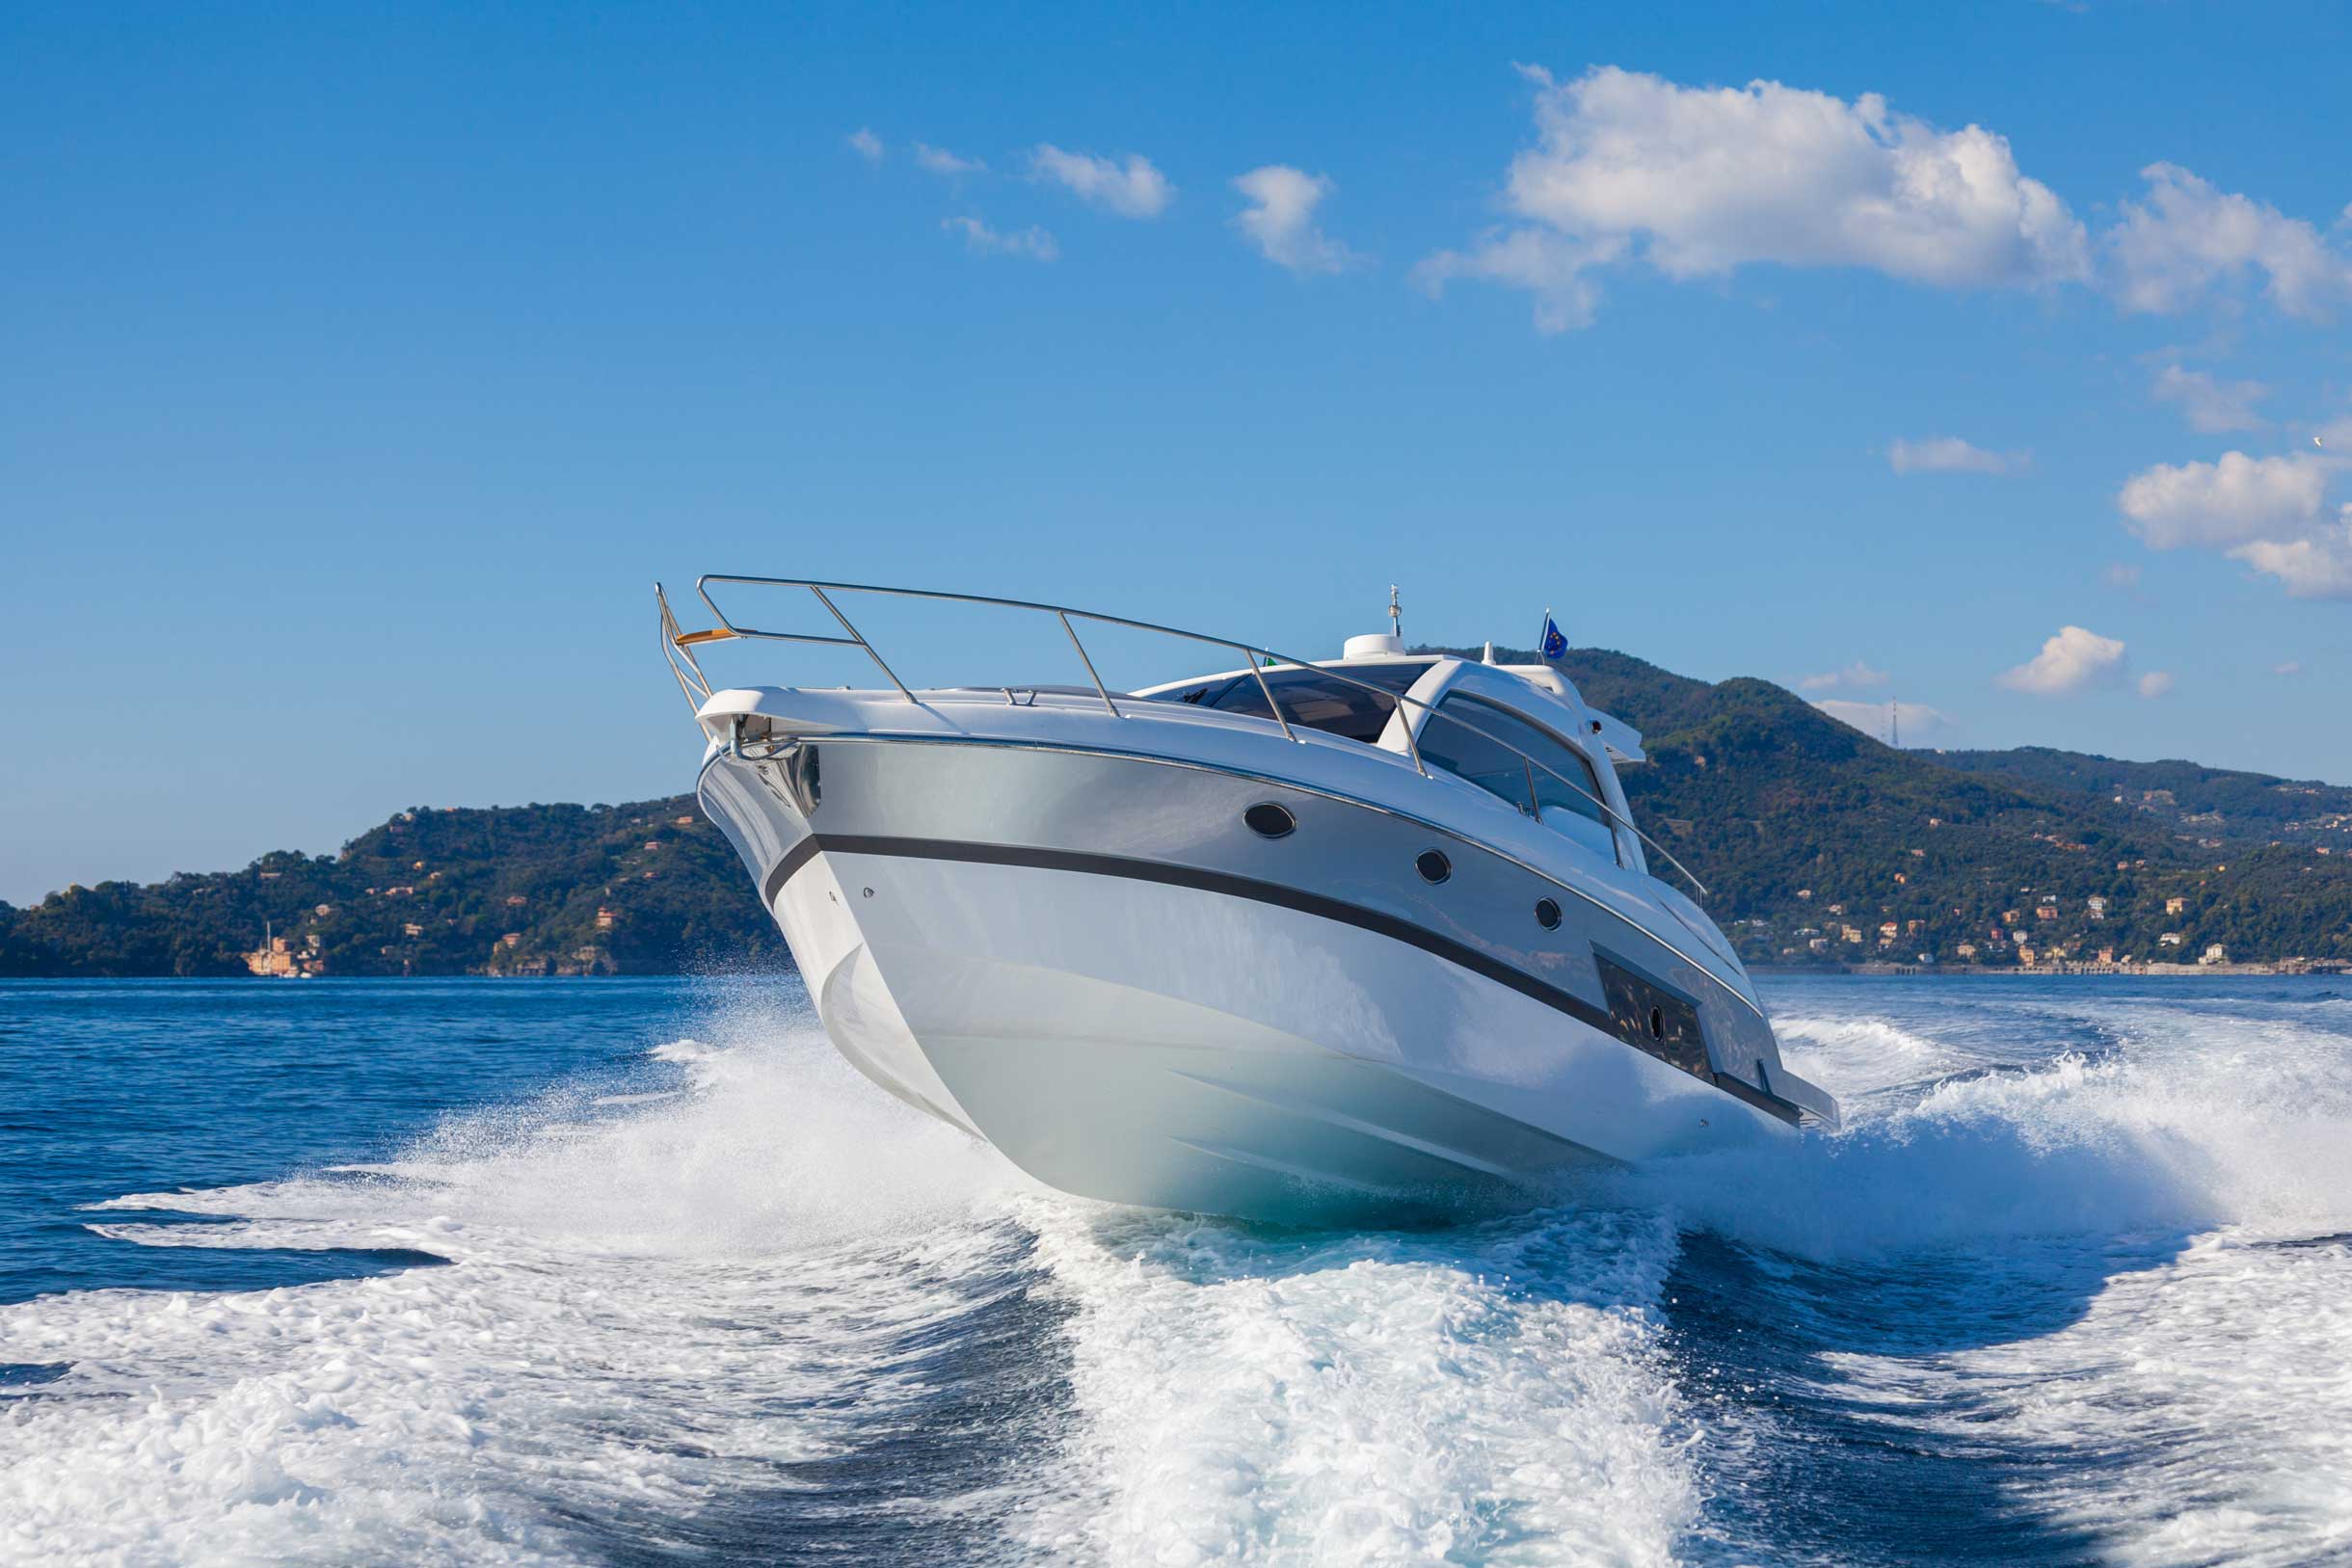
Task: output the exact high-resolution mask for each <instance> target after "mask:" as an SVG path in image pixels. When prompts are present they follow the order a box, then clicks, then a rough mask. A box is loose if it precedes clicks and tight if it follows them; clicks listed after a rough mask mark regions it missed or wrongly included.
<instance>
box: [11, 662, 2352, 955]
mask: <svg viewBox="0 0 2352 1568" xmlns="http://www.w3.org/2000/svg"><path fill="white" fill-rule="evenodd" d="M1456 651H1459V650H1456ZM1470 656H1476V655H1475V653H1473V654H1471V655H1470ZM1498 657H1501V658H1503V659H1504V660H1505V661H1507V662H1513V663H1526V662H1533V659H1534V655H1533V654H1531V653H1528V652H1525V651H1511V650H1501V651H1498ZM1564 669H1565V670H1566V672H1567V674H1568V675H1569V676H1570V677H1571V678H1573V679H1574V680H1575V681H1576V683H1577V685H1578V686H1579V688H1580V689H1581V690H1582V691H1583V692H1584V694H1585V696H1586V697H1587V698H1588V699H1589V700H1590V701H1591V702H1592V703H1593V704H1594V705H1596V706H1598V707H1600V708H1602V709H1604V710H1606V711H1608V712H1611V713H1615V714H1617V716H1618V717H1620V718H1622V719H1624V720H1625V721H1626V722H1627V723H1629V724H1632V725H1633V726H1634V727H1635V728H1637V729H1639V730H1641V731H1643V733H1644V741H1645V744H1646V747H1647V750H1648V753H1649V757H1650V760H1649V762H1648V763H1647V764H1645V765H1643V766H1640V767H1631V768H1628V769H1626V770H1625V775H1624V777H1625V784H1626V791H1627V794H1628V795H1629V796H1630V797H1631V799H1632V802H1633V807H1634V811H1635V814H1636V816H1637V817H1638V819H1639V820H1640V821H1641V822H1642V824H1643V825H1644V828H1645V829H1646V830H1647V831H1648V832H1649V833H1650V835H1651V836H1652V837H1655V838H1657V839H1658V840H1659V841H1660V842H1662V843H1664V844H1666V845H1667V846H1669V847H1670V849H1671V850H1672V851H1673V852H1674V854H1675V855H1676V856H1677V857H1679V858H1680V859H1681V860H1683V861H1684V862H1685V863H1686V864H1689V865H1690V867H1691V868H1692V870H1693V871H1695V872H1696V873H1697V875H1698V876H1699V877H1700V878H1701V879H1702V880H1704V881H1705V882H1706V884H1707V885H1708V888H1709V889H1710V893H1709V895H1708V896H1707V897H1706V898H1704V899H1702V900H1701V902H1703V903H1704V904H1706V905H1707V907H1708V908H1709V910H1710V911H1711V912H1712V913H1713V914H1714V915H1715V917H1716V918H1717V919H1718V920H1720V921H1721V922H1722V923H1723V925H1724V929H1725V930H1726V931H1727V932H1729V933H1730V935H1731V937H1732V939H1733V941H1734V942H1735V943H1737V945H1738V946H1739V948H1740V950H1741V952H1742V953H1743V954H1744V955H1745V956H1746V957H1747V958H1748V959H1749V960H1750V961H1751V962H1752V963H1770V964H1840V963H1855V962H1862V961H1880V962H1884V961H1894V962H1901V963H1912V962H1916V961H1917V959H1918V957H1919V955H1921V954H1927V955H1929V956H1930V957H1931V958H1933V959H1934V960H1936V961H1937V962H1938V963H1943V964H1956V965H1970V964H1973V965H1990V966H2002V967H2013V966H2015V965H2016V964H2017V963H2018V960H2019V951H2020V948H2021V947H2030V948H2031V949H2032V950H2033V952H2034V953H2035V955H2036V957H2037V959H2039V960H2044V961H2046V960H2047V959H2048V958H2049V957H2050V956H2051V955H2052V954H2053V953H2055V954H2058V955H2060V956H2062V957H2063V958H2064V959H2065V960H2067V961H2070V962H2096V961H2097V960H2098V954H2099V952H2100V951H2101V950H2102V949H2103V950H2105V951H2108V952H2110V953H2111V954H2113V956H2114V957H2115V958H2116V959H2118V960H2123V959H2126V958H2129V959H2138V960H2143V961H2145V960H2151V959H2154V960H2187V959H2192V958H2194V957H2196V956H2198V955H2199V954H2202V953H2204V952H2205V950H2206V948H2207V947H2208V946H2210V945H2212V944H2216V943H2218V944H2220V945H2221V946H2222V947H2223V949H2224V951H2225V952H2226V954H2227V955H2228V956H2229V957H2230V958H2231V959H2232V960H2237V961H2251V960H2279V959H2286V958H2306V959H2312V960H2352V854H2346V853H2344V852H2343V849H2342V848H2339V846H2343V845H2345V844H2346V842H2347V839H2352V835H2348V834H2346V833H2345V832H2344V830H2343V828H2342V827H2341V826H2338V827H2334V828H2330V827H2327V826H2326V825H2324V822H2323V821H2322V819H2323V818H2324V817H2325V816H2326V815H2327V814H2328V813H2329V812H2331V811H2343V810H2345V809H2347V808H2346V804H2345V803H2346V802H2348V801H2352V790H2343V789H2339V788H2337V787H2336V786H2333V785H2326V784H2295V783H2292V782H2289V781H2282V780H2275V779H2266V778H2263V777H2261V776H2258V775H2253V774H2242V773H2228V772H2224V771H2221V770H2217V769H2207V768H2199V767H2197V766H2195V765H2194V764H2191V763H2185V762H2146V763H2142V762H2116V761H2112V760H2110V759H2107V758H2103V757H2083V756H2079V755H2077V754H2073V753H2065V752H2048V751H2039V750H2032V751H2019V752H1970V753H1954V754H1938V753H1933V752H1916V751H1897V750H1894V749H1892V748H1890V747H1888V746H1885V745H1884V744H1882V743H1881V742H1879V741H1877V740H1875V739H1873V738H1871V737H1870V736H1868V735H1865V734H1863V733H1862V732H1861V731H1858V730H1855V729H1853V728H1851V727H1849V726H1847V725H1844V724H1841V723H1839V722H1838V721H1837V720H1835V719H1832V718H1831V717H1830V716H1829V715H1827V714H1825V713H1823V712H1822V711H1821V710H1820V709H1818V708H1816V707H1814V706H1813V705H1812V704H1808V703H1806V702H1804V701H1803V700H1802V699H1800V698H1798V697H1796V696H1794V695H1793V694H1791V693H1789V692H1787V691H1784V690H1782V689H1781V688H1779V687H1777V686H1775V685H1772V684H1771V683H1769V682H1767V681H1762V680H1753V679H1733V680H1725V681H1722V682H1720V683H1717V684H1712V685H1711V684H1709V683H1707V682H1705V681H1701V680H1693V679H1689V678H1685V677H1682V676H1678V675H1674V674H1672V673H1670V672H1669V671H1666V670H1661V669H1659V668H1658V667H1657V666H1655V665H1652V664H1646V663H1644V662H1643V661H1642V660H1640V659H1637V658H1632V657H1629V656H1627V655H1625V654H1622V653H1614V652H1608V651H1598V650H1578V651H1573V652H1571V653H1570V654H1569V655H1568V656H1567V658H1566V660H1565V661H1564ZM2167 794H2168V798H2167ZM2118 795H2121V796H2123V797H2124V798H2123V800H2122V801H2120V802H2119V801H2118V800H2117V799H2116V798H2115V797H2117V796H2118ZM2209 812H2219V813H2220V818H2221V819H2220V820H2219V821H2212V820H2209V819H2207V815H2206V813H2209ZM2274 840H2276V841H2274ZM2323 850H2325V851H2327V852H2326V853H2322V851H2323ZM2093 899H2098V900H2101V901H2103V907H2095V906H2094V905H2093V903H2092V902H2091V901H2092V900H2093ZM2175 900H2178V907H2177V908H2173V907H2171V905H2172V902H2173V901H2175ZM2044 909H2047V910H2049V911H2050V914H2048V915H2047V916H2044V915H2043V914H2042V913H2041V911H2042V910H2044ZM265 921H266V922H267V923H268V926H269V928H270V929H271V930H272V931H274V932H275V933H276V934H277V935H278V936H280V937H282V938H284V939H285V940H286V942H287V944H288V949H289V957H290V960H291V961H293V962H297V963H305V962H307V963H308V964H309V965H311V966H312V967H315V968H320V969H322V970H324V972H326V973H330V974H464V973H494V974H574V973H585V974H608V973H624V974H628V973H639V974H644V973H677V972H682V971H688V970H703V969H711V968H721V967H741V966H746V965H748V966H782V965H785V964H788V962H789V960H788V956H787V955H786V953H785V951H784V944H783V942H782V941H781V939H780V938H779V937H778V936H777V934H776V931H775V928H774V926H773V924H772V923H771V922H770V921H769V920H768V918H767V917H766V915H765V913H764V912H763V911H762V909H761V907H760V901H759V898H758V896H757V895H756V894H755V893H754V892H753V891H752V890H751V888H750V886H749V884H748V880H747V879H746V877H745V876H744V873H743V869H742V867H741V865H740V864H738V863H737V862H736V860H735V854H734V852H733V851H732V850H731V849H730V848H729V847H728V845H727V843H726V840H725V839H724V838H723V837H721V836H720V835H719V833H718V832H717V830H716V829H715V828H713V827H712V826H711V825H710V824H709V823H708V822H706V821H705V820H703V818H702V816H701V815H700V813H699V812H698V811H696V809H695V807H694V805H693V802H692V800H691V799H690V798H689V797H686V796H678V797H675V798H673V799H670V800H662V801H649V802H641V803H639V804H636V805H630V806H617V807H614V806H594V807H583V806H521V807H503V808H494V809H489V810H435V809H429V808H422V807H420V808H418V809H416V810H414V811H404V812H402V813H401V814H400V815H399V816H397V817H395V818H393V819H392V820H391V821H389V822H387V823H385V824H383V825H382V826H381V827H377V828H372V829H370V830H369V831H368V832H366V833H364V834H362V835H361V836H360V837H358V838H355V839H353V840H352V841H351V843H349V844H348V845H346V846H345V847H344V848H343V850H342V852H341V853H340V854H337V855H333V856H307V855H302V854H298V853H294V852H280V853H275V854H270V855H265V856H263V857H262V858H261V859H260V860H258V861H256V862H254V864H252V865H249V866H247V867H245V868H244V869H242V870H239V871H227V872H217V873H212V874H207V875H190V874H182V875H179V876H175V877H174V878H172V879H171V880H170V881H168V882H163V883H158V884H155V885H152V886H147V887H141V886H137V885H133V884H130V883H104V884H101V885H99V886H98V887H95V888H73V889H69V890H67V891H65V892H62V893H55V894H52V895H51V896H49V897H48V898H45V899H43V900H42V901H41V902H40V903H39V904H37V905H34V906H32V907H31V908H28V909H22V910H17V909H11V908H10V907H9V906H7V905H5V904H0V975H39V974H82V975H125V974H185V975H222V974H242V973H245V972H246V966H245V961H244V958H243V956H242V955H243V954H244V953H245V952H246V951H248V950H249V949H253V948H254V947H256V946H257V945H258V944H259V943H260V940H261V935H262V931H263V929H264V922H265ZM1890 925H1891V926H1892V928H1893V934H1892V935H1891V936H1888V935H1887V934H1886V931H1885V928H1886V927H1888V926H1890ZM1996 931H1998V932H2000V933H2002V935H2001V937H2000V938H1999V939H1998V940H1996V939H1995V937H1994V935H1993V933H1994V932H1996ZM2168 934H2169V935H2171V936H2173V937H2175V938H2177V939H2178V941H2177V943H2174V944H2168V943H2165V941H2164V939H2165V937H2166V936H2167V935H2168ZM1968 949H1973V951H1969V950H1968Z"/></svg>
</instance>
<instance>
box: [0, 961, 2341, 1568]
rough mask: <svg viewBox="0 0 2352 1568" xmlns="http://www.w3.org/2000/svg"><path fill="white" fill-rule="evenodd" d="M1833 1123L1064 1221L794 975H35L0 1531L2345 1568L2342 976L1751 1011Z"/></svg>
mask: <svg viewBox="0 0 2352 1568" xmlns="http://www.w3.org/2000/svg"><path fill="white" fill-rule="evenodd" d="M1765 992H1766V998H1767V1000H1768V1002H1769V1003H1770V1004H1771V1006H1772V1008H1773V1010H1774V1013H1775V1017H1776V1021H1777V1026H1778V1027H1779V1030H1780V1033H1781V1037H1782V1040H1783V1042H1784V1045H1785V1048H1786V1050H1787V1054H1788V1056H1789V1057H1790V1059H1791V1062H1792V1064H1793V1065H1795V1066H1797V1067H1798V1069H1799V1070H1800V1071H1802V1072H1803V1073H1804V1074H1805V1075H1806V1076H1809V1077H1813V1078H1815V1079H1817V1080H1819V1081H1821V1082H1824V1083H1826V1084H1827V1085H1828V1086H1830V1087H1831V1089H1833V1090H1834V1091H1835V1092H1836V1093H1837V1094H1838V1095H1839V1096H1840V1097H1841V1098H1842V1099H1843V1101H1844V1103H1845V1104H1846V1107H1847V1112H1848V1117H1849V1121H1848V1126H1847V1129H1846V1130H1845V1131H1844V1132H1843V1133H1841V1134H1839V1135H1837V1136H1835V1137H1828V1136H1814V1137H1809V1138H1806V1139H1804V1140H1792V1141H1790V1142H1789V1143H1788V1144H1787V1146H1786V1147H1783V1148H1779V1149H1777V1150H1764V1151H1756V1152H1751V1153H1748V1154H1745V1155H1741V1156H1736V1157H1726V1158H1722V1159H1710V1160H1694V1161H1688V1162H1682V1163H1679V1164H1671V1165H1668V1166H1662V1167H1658V1168H1655V1169H1651V1170H1647V1171H1644V1172H1639V1173H1635V1174H1631V1175H1623V1176H1619V1177H1617V1178H1614V1179H1610V1180H1606V1181H1603V1182H1599V1183H1595V1184H1594V1185H1593V1186H1592V1187H1591V1188H1590V1190H1589V1191H1586V1192H1584V1193H1582V1194H1581V1195H1580V1196H1579V1199H1578V1201H1576V1202H1575V1203H1573V1204H1571V1205H1568V1206H1565V1207H1562V1208H1558V1209H1545V1210H1542V1211H1537V1212H1533V1213H1528V1214H1524V1215H1520V1216H1516V1217H1512V1218H1509V1219H1501V1220H1493V1221H1489V1222H1486V1223H1483V1224H1479V1225H1475V1226H1468V1227H1463V1228H1459V1229H1456V1230H1450V1231H1442V1232H1433V1233H1417V1234H1386V1233H1359V1234H1336V1233H1332V1234H1296V1233H1282V1232H1275V1231H1267V1230H1255V1229H1251V1228H1248V1227H1244V1226H1240V1225H1233V1224H1225V1223H1219V1222H1213V1221H1204V1220H1197V1219H1187V1218H1182V1217H1174V1216H1167V1215H1151V1214H1142V1213H1137V1212H1135V1211H1130V1210H1122V1209H1114V1208H1109V1207H1105V1206H1100V1205H1094V1204H1087V1203H1082V1202H1079V1201H1076V1200H1072V1199H1067V1198H1063V1197H1059V1196H1056V1195H1055V1194H1052V1193H1049V1192H1044V1191H1041V1190H1040V1189H1038V1188H1037V1187H1035V1186H1034V1185H1032V1184H1031V1183H1029V1182H1027V1181H1025V1180H1024V1179H1023V1178H1021V1177H1020V1175H1019V1174H1018V1173H1017V1172H1015V1171H1013V1170H1012V1169H1011V1168H1010V1167H1009V1166H1008V1165H1006V1164H1005V1162H1004V1161H1003V1160H1002V1159H1001V1158H1000V1157H999V1156H996V1155H995V1154H993V1153H992V1152H991V1151H989V1150H987V1149H986V1148H984V1147H980V1146H976V1145H974V1144H973V1143H971V1142H969V1141H968V1140H966V1139H965V1138H963V1137H962V1136H961V1135H959V1134H957V1133H955V1132H953V1131H951V1130H950V1129H947V1128H945V1127H942V1126H939V1125H937V1124H935V1123H932V1122H929V1121H927V1120H925V1119H924V1118H922V1117H921V1116H919V1115H918V1114H916V1113H915V1112H913V1111H910V1110H908V1109H907V1108H906V1107H904V1106H902V1105H900V1104H899V1103H896V1102H895V1101H893V1100H891V1099H889V1098H888V1097H886V1096H885V1095H883V1094H882V1093H881V1092H880V1091H879V1090H877V1089H875V1088H873V1087H872V1086H871V1085H869V1083H867V1082H866V1080H864V1079H863V1078H861V1077H859V1076H856V1075H855V1074H853V1073H851V1072H850V1071H849V1070H848V1069H847V1068H846V1067H844V1066H842V1064H841V1063H840V1062H839V1060H838V1059H837V1058H836V1057H835V1056H834V1055H833V1054H832V1052H831V1051H830V1050H829V1048H827V1047H826V1046H825V1044H824V1042H823V1038H822V1035H821V1034H820V1033H819V1032H818V1031H817V1029H816V1028H815V1024H814V1022H813V1019H812V1017H811V1015H810V1013H809V1011H808V1007H807V1002H806V998H805V997H804V996H803V995H802V994H801V993H800V991H799V989H798V987H797V984H796V983H795V982H793V981H791V980H789V979H766V980H735V981H716V980H713V981H675V982H673V981H556V982H548V983H531V982H520V981H500V982H489V981H484V982H463V981H453V982H439V981H422V980H407V981H386V982H367V981H340V980H316V981H307V982H300V983H286V982H259V981H251V982H242V983H219V984H211V983H199V982H128V981H126V982H114V983H104V984H80V983H67V982H32V983H16V984H8V983H0V1562H11V1563H13V1562H19V1561H21V1562H40V1563H44V1564H62V1563H78V1562H109V1563H134V1564H136V1563H158V1564H164V1563H170V1564H182V1563H206V1564H210V1563H221V1564H229V1563H236V1564H245V1563H256V1562H279V1561H291V1562H306V1563H334V1564H352V1563H385V1564H403V1565H406V1564H420V1563H477V1562H479V1563H509V1562H518V1563H519V1562H530V1563H575V1562H576V1563H630V1564H678V1563H698V1562H736V1561H753V1562H787V1563H800V1562H819V1563H822V1562H840V1563H854V1564H861V1565H862V1564H888V1563H906V1564H942V1563H964V1562H987V1563H1111V1564H1126V1563H1166V1564H1193V1563H1210V1562H1245V1563H1333V1564H1357V1563H1392V1562H1393V1563H1424V1562H1458V1563H1495V1564H1503V1563H1510V1564H1538V1563H1624V1564H1666V1563H1704V1564H1780V1563H1787V1564H1796V1563H1834V1564H1886V1565H1897V1564H1901V1565H1910V1564H1927V1563H1980V1564H2037V1563H2127V1564H2147V1565H2155V1564H2204V1563H2229V1564H2240V1563H2317V1562H2341V1561H2345V1560H2352V1234H2348V1233H2352V999H2347V991H2346V988H2345V987H2344V986H2342V985H2341V984H2340V983H2337V984H2331V983H2329V982H2326V981H2318V980H2259V979H2242V978H2215V979H2209V980H2151V981H2140V982H2134V981H2128V980H2087V979H2085V980H2034V979H1976V980H1924V979H1899V980H1866V979H1852V978H1835V979H1829V978H1824V979H1791V978H1785V977H1783V978H1773V979H1768V980H1767V981H1766V982H1765Z"/></svg>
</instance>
